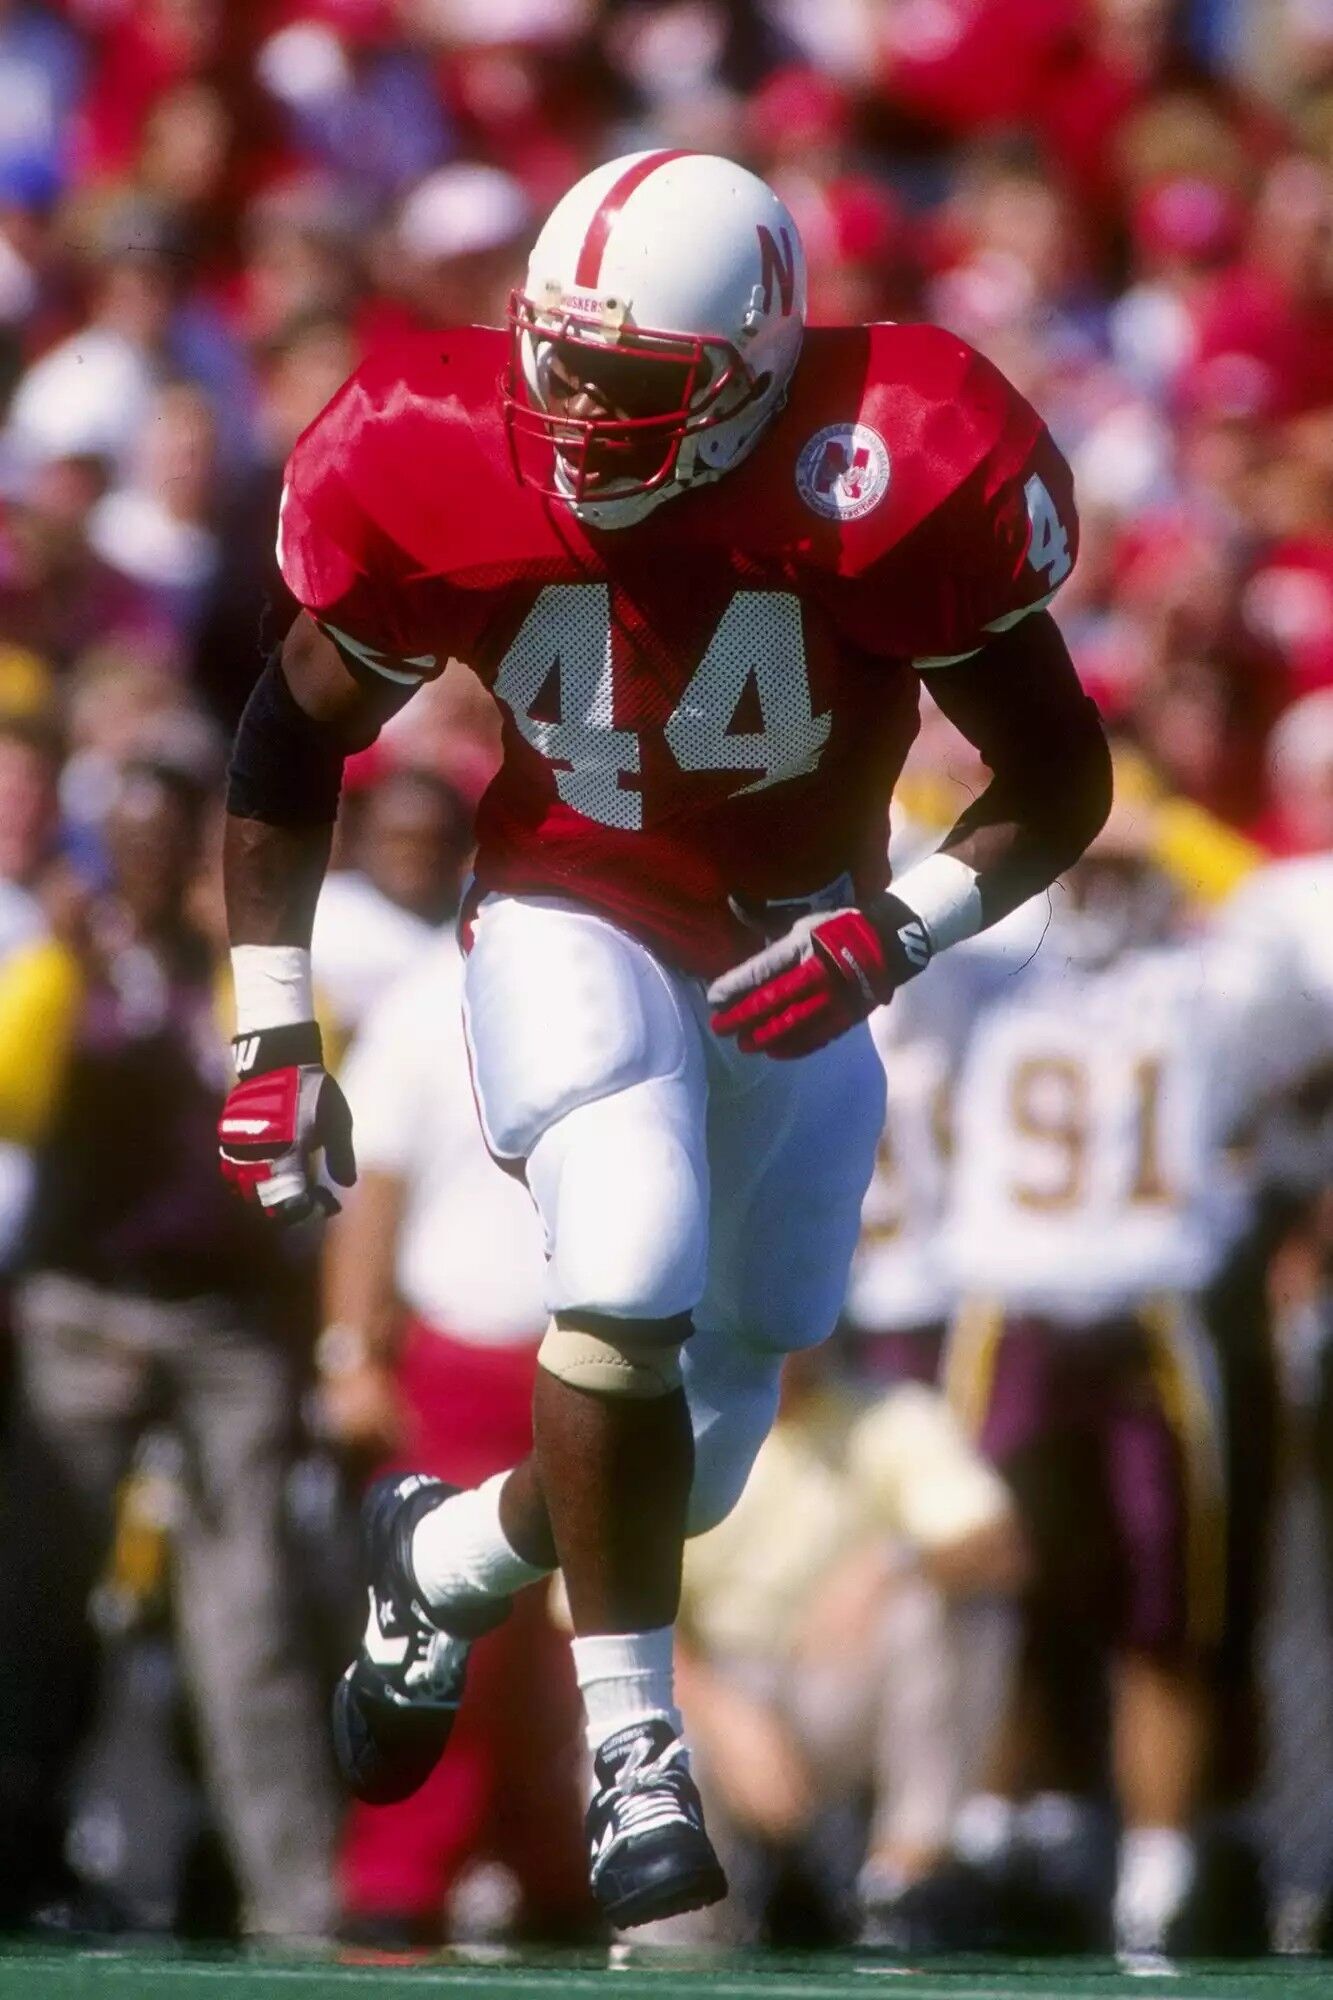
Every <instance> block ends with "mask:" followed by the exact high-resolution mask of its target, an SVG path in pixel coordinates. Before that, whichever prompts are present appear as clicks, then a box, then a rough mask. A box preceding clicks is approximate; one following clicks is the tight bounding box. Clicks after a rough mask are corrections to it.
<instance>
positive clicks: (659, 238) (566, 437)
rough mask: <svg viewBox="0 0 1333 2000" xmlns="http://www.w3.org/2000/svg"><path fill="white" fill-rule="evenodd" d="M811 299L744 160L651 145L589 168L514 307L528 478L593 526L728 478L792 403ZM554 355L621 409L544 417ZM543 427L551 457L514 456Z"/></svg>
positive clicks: (795, 242)
mask: <svg viewBox="0 0 1333 2000" xmlns="http://www.w3.org/2000/svg"><path fill="white" fill-rule="evenodd" d="M805 302H806V277H805V253H804V250H803V249H802V246H801V239H800V235H799V233H798V231H797V228H796V224H795V222H794V221H793V220H792V218H791V215H790V213H789V212H788V210H787V208H786V206H785V205H784V204H783V203H782V202H781V201H779V199H778V197H777V196H776V195H775V194H774V192H773V190H772V188H770V187H768V186H767V185H766V183H765V182H763V181H761V180H760V179H758V177H757V176H756V175H754V174H751V173H747V172H746V170H745V168H744V167H738V166H736V165H735V164H734V163H733V162H732V161H731V160H723V159H718V158H716V157H714V156H713V155H711V154H708V153H689V152H653V153H632V154H630V155H628V156H627V157H626V158H624V159H619V160H612V161H609V162H608V163H607V164H606V165H605V166H601V167H598V168H596V169H595V170H594V171H593V172H592V173H590V174H588V175H586V176H585V178H584V179H583V180H581V181H579V182H578V183H577V185H576V186H574V187H572V188H571V189H570V191H569V193H568V194H567V195H566V196H565V197H564V199H563V200H562V201H561V202H559V204H558V205H557V206H556V208H555V209H554V211H553V212H552V214H551V216H550V218H549V220H548V221H547V223H546V225H545V227H544V228H543V229H542V232H541V234H540V236H538V238H537V242H536V245H535V246H534V248H533V252H532V257H531V260H530V262H529V265H528V276H527V282H526V285H525V287H524V288H523V290H522V291H518V292H515V293H514V295H513V298H512V299H511V301H510V311H509V324H510V365H509V370H508V374H507V376H506V378H505V381H504V384H503V395H504V406H505V418H506V423H507V425H508V428H509V436H510V446H511V450H512V451H513V453H514V457H515V464H516V466H517V469H518V471H519V473H520V475H521V476H522V477H523V478H525V479H527V480H528V481H529V482H530V483H532V484H535V485H537V486H538V487H539V488H540V489H541V490H542V491H543V492H546V493H548V494H550V495H552V496H553V497H554V498H557V499H560V500H563V501H564V502H565V503H566V504H567V505H568V506H569V507H570V508H571V509H572V510H573V511H574V513H576V514H577V515H578V516H579V517H580V519H584V520H588V521H591V522H593V523H594V524H595V525H597V526H599V527H624V526H628V525H629V524H630V523H631V522H632V521H636V520H640V519H642V517H643V515H644V514H646V513H648V512H649V511H650V510H651V509H652V508H653V507H654V506H657V505H659V504H660V502H662V501H663V500H666V499H669V498H670V497H671V496H672V495H674V494H677V493H680V492H682V491H684V490H685V489H686V488H687V487H690V486H694V485H698V484H700V483H702V482H704V481H707V480H712V479H719V478H721V476H722V474H723V473H724V472H728V471H730V469H731V468H732V467H733V466H734V465H738V464H739V463H740V461H741V460H742V459H743V458H744V457H745V456H746V454H747V452H749V451H750V450H751V449H752V448H753V446H754V444H755V443H756V441H757V440H758V438H759V435H760V433H761V432H762V430H763V428H764V426H765V424H766V423H767V422H768V420H769V418H770V417H772V416H773V415H774V413H775V412H776V411H777V410H778V409H779V408H780V407H781V405H782V402H783V399H784V397H785V395H786V393H787V385H788V383H789V382H790V380H791V376H792V371H793V369H794V368H795V366H796V362H797V359H798V357H799V355H800V351H801V338H802V335H803V333H804V330H805ZM557 357H558V358H559V359H560V360H561V361H563V362H564V363H565V365H566V366H567V368H568V370H569V373H570V374H571V375H572V376H573V377H574V378H575V379H578V378H579V377H580V375H581V374H582V373H585V372H586V373H587V374H589V375H590V377H591V379H592V380H594V381H595V382H596V383H597V384H598V386H599V388H602V389H603V390H604V391H606V392H608V393H607V400H609V401H611V402H613V403H615V404H616V405H617V408H618V410H619V409H620V408H621V407H624V408H625V409H626V413H625V414H619V413H618V414H615V415H608V416H595V417H573V416H571V415H569V414H567V413H562V412H560V411H556V410H553V409H551V408H550V407H549V403H548V397H549V393H550V370H551V368H552V366H553V364H554V363H555V362H556V360H557ZM594 361H595V362H596V367H595V368H594V367H593V362H594ZM618 369H621V370H622V375H621V377H620V378H618V377H617V370H618ZM651 370H657V371H660V376H659V377H656V378H655V377H654V375H653V373H651V372H650V371H651ZM631 376H632V378H633V380H634V382H635V383H636V384H637V396H635V395H627V396H626V397H625V398H624V401H623V405H622V399H621V398H619V397H618V396H617V395H616V394H615V393H614V392H615V389H616V386H617V380H618V379H621V380H623V381H624V382H625V383H626V384H627V385H628V384H629V382H630V380H631ZM645 383H646V384H647V386H648V390H649V394H648V395H647V397H646V399H645V398H644V395H643V390H644V385H645ZM654 389H656V393H653V390H654ZM645 400H646V404H647V409H646V411H645V410H644V408H643V404H644V402H645ZM636 405H637V407H638V409H639V413H638V414H636V413H635V410H636ZM534 437H535V438H538V439H540V440H541V441H542V443H543V444H544V445H547V446H549V447H551V456H550V458H549V459H548V457H547V455H546V453H545V452H544V451H541V452H537V451H533V450H531V449H529V450H528V451H526V452H524V451H522V450H521V449H520V443H521V440H523V439H524V438H527V439H532V438H534ZM617 461H620V463H621V464H623V466H624V471H623V473H622V472H620V471H618V470H617Z"/></svg>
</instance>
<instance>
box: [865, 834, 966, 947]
mask: <svg viewBox="0 0 1333 2000" xmlns="http://www.w3.org/2000/svg"><path fill="white" fill-rule="evenodd" d="M889 889H890V892H891V893H892V894H893V895H895V896H897V897H898V899H899V901H900V902H903V903H906V905H907V907H908V909H909V910H910V911H911V912H912V914H913V916H916V917H920V919H921V921H922V923H923V924H924V925H925V927H926V935H927V937H928V938H929V939H930V948H931V950H932V952H935V951H943V950H944V949H945V948H946V947H947V946H948V945H951V944H960V943H961V942H962V940H963V939H964V938H970V937H975V936H976V934H977V932H978V931H979V930H981V928H982V927H983V925H984V923H985V919H984V917H983V916H982V913H981V888H980V884H979V882H978V879H977V871H976V869H975V868H969V867H968V865H967V863H966V861H960V860H959V859H958V857H957V855H956V854H928V855H927V856H926V859H925V860H924V861H918V862H917V864H916V866H915V867H914V868H909V869H908V870H907V872H906V874H905V875H899V876H896V877H895V878H894V880H893V881H892V882H891V883H890V884H889Z"/></svg>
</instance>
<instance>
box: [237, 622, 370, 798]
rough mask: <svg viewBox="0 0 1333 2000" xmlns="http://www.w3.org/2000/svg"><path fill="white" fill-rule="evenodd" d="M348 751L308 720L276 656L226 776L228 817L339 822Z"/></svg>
mask: <svg viewBox="0 0 1333 2000" xmlns="http://www.w3.org/2000/svg"><path fill="white" fill-rule="evenodd" d="M345 755H346V752H345V750H344V748H343V744H342V741H341V738H340V737H339V735H338V733H337V731H336V730H335V729H332V728H331V727H330V726H329V725H328V723H325V722H317V721H316V720H315V719H314V717H313V716H309V715H307V714H306V712H305V710H304V709H303V708H302V707H301V705H300V703H299V702H298V701H297V699H296V697H295V696H294V695H293V693H292V691H291V689H290V687H288V685H287V676H286V674H284V672H283V671H282V667H281V666H280V664H279V661H278V657H277V655H276V654H275V655H274V656H273V658H272V659H271V660H270V661H269V663H268V665H267V666H266V667H265V669H264V671H263V673H262V674H261V675H260V676H259V679H258V680H257V681H256V682H255V685H254V687H253V689H252V690H251V694H250V699H249V701H247V703H246V704H245V711H244V713H243V714H242V716H241V720H240V724H239V726H238V728H237V731H236V741H235V743H234V744H233V745H232V752H231V763H230V765H229V766H228V770H227V811H228V812H229V813H231V814H232V816H233V817H234V818H236V819H258V820H263V821H265V822H266V823H267V824H268V825H270V826H328V825H331V824H332V822H333V821H334V820H335V819H336V818H337V816H338V794H339V792H340V791H341V790H342V775H343V762H344V758H345Z"/></svg>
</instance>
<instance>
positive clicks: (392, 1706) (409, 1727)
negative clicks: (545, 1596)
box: [333, 1473, 510, 1806]
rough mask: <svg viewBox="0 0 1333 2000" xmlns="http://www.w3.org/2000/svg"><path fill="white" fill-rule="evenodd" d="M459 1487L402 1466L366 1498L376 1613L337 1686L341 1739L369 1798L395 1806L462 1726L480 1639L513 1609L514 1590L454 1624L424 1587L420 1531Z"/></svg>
mask: <svg viewBox="0 0 1333 2000" xmlns="http://www.w3.org/2000/svg"><path fill="white" fill-rule="evenodd" d="M459 1490H460V1489H459V1488H458V1487H457V1486H449V1485H446V1483H445V1482H444V1480H442V1479H427V1478H424V1477H423V1476H422V1475H421V1474H419V1473H408V1474H402V1473H399V1474H396V1475H390V1476H388V1477H386V1478H384V1479H377V1480H376V1481H375V1483H374V1484H373V1485H372V1486H371V1487H370V1489H369V1490H368V1492H367V1494H366V1497H365V1499H364V1501H363V1502H362V1506H361V1533H362V1538H363V1542H364V1547H365V1556H366V1568H367V1570H368V1572H369V1576H370V1593H369V1594H370V1617H369V1620H368V1621H367V1624H366V1632H365V1637H364V1638H363V1640H362V1641H361V1650H360V1652H359V1653H358V1654H357V1656H356V1658H355V1659H354V1660H353V1662H352V1664H351V1666H350V1667H349V1668H348V1669H347V1672H346V1673H345V1674H344V1675H343V1677H342V1679H341V1680H340V1681H339V1683H338V1686H337V1688H336V1689H335V1691H334V1696H333V1747H334V1752H335V1755H336V1756H337V1760H338V1768H339V1770H340V1771H341V1772H342V1775H343V1778H344V1779H345V1780H346V1783H347V1784H348V1786H349V1787H350V1789H351V1790H352V1791H353V1792H355V1794H356V1796H357V1797H358V1798H359V1799H364V1800H365V1802H366V1804H367V1805H372V1806H388V1805H395V1804H396V1803H397V1802H398V1800H400V1799H406V1798H409V1797H410V1796H411V1794H412V1793H413V1792H415V1791H416V1790H418V1788H419V1787H420V1786H421V1785H424V1784H425V1782H426V1780H427V1778H428V1777H429V1776H430V1774H431V1772H432V1771H433V1770H434V1769H435V1766H436V1765H437V1764H438V1763H439V1761H440V1758H441V1756H442V1755H443V1754H444V1746H445V1744H446V1743H447V1742H448V1741H449V1735H450V1732H451V1730H452V1729H453V1726H454V1717H455V1715H456V1714H457V1713H458V1704H459V1702H460V1701H461V1700H462V1696H463V1682H464V1679H465V1677H466V1674H467V1660H468V1654H469V1653H470V1652H471V1650H472V1642H473V1640H474V1639H479V1638H480V1637H481V1635H482V1633H483V1632H489V1631H490V1630H491V1629H492V1627H493V1626H496V1625H499V1624H500V1623H501V1621H502V1620H503V1619H505V1618H507V1617H508V1615H509V1607H510V1600H509V1598H507V1597H502V1598H495V1599H491V1600H482V1601H479V1602H476V1603H473V1604H470V1605H468V1606H467V1607H466V1608H460V1609H459V1610H458V1611H454V1610H452V1609H451V1610H450V1611H449V1612H448V1613H446V1614H444V1615H445V1616H447V1617H448V1620H449V1623H448V1626H447V1628H446V1627H445V1626H444V1625H443V1624H442V1623H441V1614H440V1613H439V1612H435V1611H432V1610H431V1609H430V1608H429V1607H428V1606H427V1604H426V1603H425V1601H424V1599H423V1598H422V1596H421V1593H420V1591H419V1590H418V1589H417V1581H416V1576H415V1574H414V1572H413V1569H412V1535H413V1532H414V1530H415V1529H416V1526H417V1523H418V1522H419V1521H420V1520H421V1518H422V1516H423V1515H425V1514H429V1513H432V1512H433V1511H434V1509H435V1508H436V1507H438V1506H439V1505H440V1504H441V1502H442V1501H445V1500H448V1499H451V1498H452V1496H453V1495H454V1494H455V1493H457V1492H458V1491H459Z"/></svg>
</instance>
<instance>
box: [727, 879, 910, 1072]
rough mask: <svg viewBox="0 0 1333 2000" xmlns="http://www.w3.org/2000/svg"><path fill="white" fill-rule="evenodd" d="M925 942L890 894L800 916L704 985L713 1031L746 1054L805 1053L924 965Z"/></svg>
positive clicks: (860, 1015) (840, 1031)
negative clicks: (858, 905) (861, 906)
mask: <svg viewBox="0 0 1333 2000" xmlns="http://www.w3.org/2000/svg"><path fill="white" fill-rule="evenodd" d="M929 958H930V939H929V937H928V936H927V934H926V927H925V925H924V924H923V923H922V922H921V919H920V918H919V917H918V916H916V915H914V914H913V912H912V911H911V910H909V909H908V907H907V905H906V904H905V903H900V902H899V901H898V898H897V897H896V896H883V897H881V898H880V899H879V901H878V902H877V904H876V906H875V912H874V915H873V917H872V916H871V914H870V913H869V912H868V911H866V910H832V911H830V912H829V913H828V914H827V915H814V916H809V917H802V918H801V920H800V922H799V923H797V924H793V925H792V928H791V929H790V930H789V931H788V932H787V934H786V936H785V937H780V938H779V939H778V941H777V943H776V944H771V945H769V946H768V947H767V949H766V950H764V951H761V952H757V953H756V954H755V956H754V957H753V958H747V959H745V960H744V962H743V963H742V964H740V965H738V966H736V967H735V968H734V969H733V970H732V971H731V972H725V973H723V975H722V977H721V978H720V979H715V980H714V981H713V984H712V985H711V986H710V987H709V989H708V1003H709V1005H710V1006H711V1007H712V1008H713V1010H714V1011H713V1032H714V1034H716V1035H734V1036H735V1037H736V1042H737V1046H738V1047H739V1048H742V1049H744V1050H745V1052H746V1053H747V1054H748V1055H754V1054H760V1053H761V1054H763V1055H768V1056H777V1057H778V1058H779V1059H780V1060H785V1059H787V1058H789V1057H792V1056H808V1055H810V1054H811V1053H812V1051H813V1050H815V1049H822V1048H823V1047H824V1045H825V1043H826V1042H831V1041H833V1040H834V1039H835V1038H836V1037H837V1036H838V1035H841V1034H845V1033H846V1031H847V1029H848V1028H851V1027H854V1026H855V1024H856V1023H857V1022H858V1021H864V1020H865V1018H866V1016H867V1015H868V1014H872V1013H873V1012H874V1010H875V1008H876V1007H882V1006H883V1005H884V1003H885V1001H886V1000H889V999H891V998H892V996H893V994H894V993H895V992H896V991H897V990H898V988H899V987H900V986H903V985H905V984H906V982H907V981H908V980H909V979H913V978H915V976H916V974H917V973H918V972H921V971H923V970H924V968H925V966H926V964H927V962H928V961H929Z"/></svg>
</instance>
